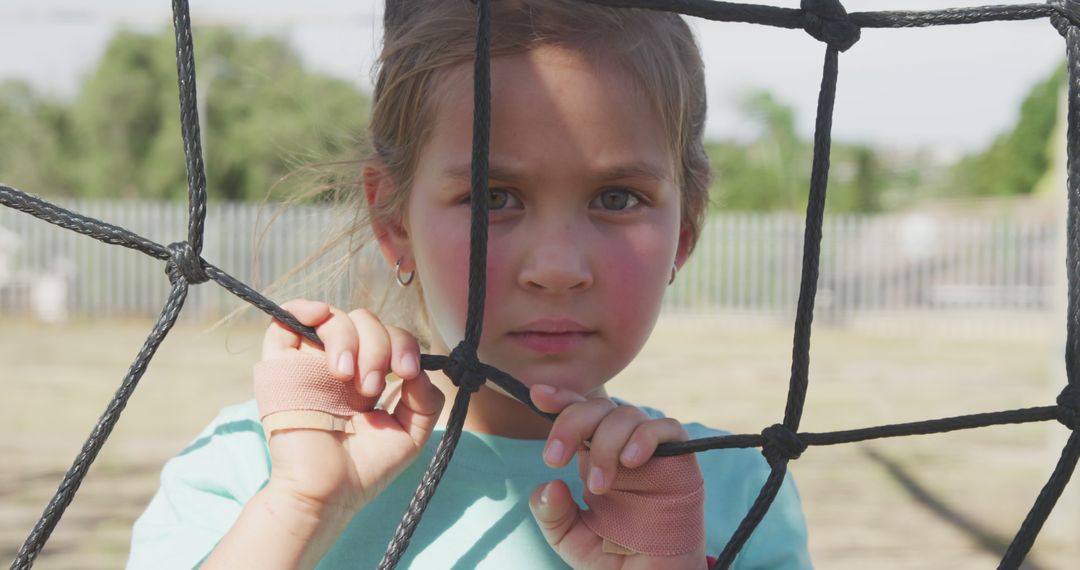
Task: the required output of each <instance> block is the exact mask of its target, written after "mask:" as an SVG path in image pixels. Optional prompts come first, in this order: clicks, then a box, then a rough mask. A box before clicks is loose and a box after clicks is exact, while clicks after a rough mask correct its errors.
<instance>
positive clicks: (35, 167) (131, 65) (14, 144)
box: [0, 29, 368, 200]
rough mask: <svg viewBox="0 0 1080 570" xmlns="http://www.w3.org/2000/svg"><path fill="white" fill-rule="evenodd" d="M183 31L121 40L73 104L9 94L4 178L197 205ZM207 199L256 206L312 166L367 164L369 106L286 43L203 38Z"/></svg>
mask: <svg viewBox="0 0 1080 570" xmlns="http://www.w3.org/2000/svg"><path fill="white" fill-rule="evenodd" d="M173 42H174V40H173V35H172V32H171V30H163V31H162V32H161V33H159V34H155V35H147V34H140V33H134V32H121V33H118V34H117V35H116V36H114V37H113V38H112V40H111V41H110V42H109V44H108V46H107V47H106V49H105V54H104V56H103V57H102V58H101V60H100V62H99V64H98V66H97V67H96V68H95V69H94V70H93V71H92V72H91V73H90V74H89V75H88V76H87V77H86V78H85V80H84V82H83V84H82V86H81V89H80V91H79V93H78V95H77V96H76V97H75V99H74V100H73V101H71V102H70V103H69V104H62V103H57V102H51V101H47V100H44V99H43V98H42V97H40V96H38V95H37V94H35V93H33V92H32V90H30V89H29V88H27V87H26V86H25V85H22V84H18V83H7V84H4V85H3V87H2V88H0V150H2V151H3V152H0V156H2V158H0V177H3V178H6V179H7V182H8V183H11V184H13V185H16V186H17V187H20V188H25V189H26V190H28V191H32V192H35V193H39V194H52V195H57V194H59V195H73V196H80V197H140V198H165V199H179V198H182V197H184V196H185V195H186V192H187V183H186V179H187V178H186V173H185V170H184V154H183V143H182V140H181V138H180V127H179V104H178V99H177V88H176V82H177V77H176V62H175V48H174V43H173ZM195 46H196V47H195V52H196V53H195V55H196V71H197V86H198V92H199V112H200V119H201V122H202V124H201V130H202V140H203V145H204V148H203V153H204V157H205V162H206V171H207V189H208V192H209V193H210V195H211V196H212V197H215V198H219V199H230V200H255V199H260V198H262V197H264V196H265V195H266V194H267V192H268V191H269V190H270V189H271V187H272V186H273V185H274V183H275V182H276V181H278V180H279V179H280V178H281V177H282V176H284V175H286V174H287V173H289V172H290V171H292V170H294V169H296V168H298V167H299V166H300V165H302V164H305V163H309V162H317V161H324V160H334V159H341V158H346V157H347V158H358V157H359V153H360V149H359V142H358V136H357V135H358V133H360V132H362V129H363V125H364V122H365V120H366V117H367V108H368V100H367V97H366V96H365V95H364V94H363V93H361V92H360V91H359V90H358V89H356V88H355V87H353V86H352V85H350V84H348V83H347V82H344V81H342V80H338V79H333V78H330V77H327V76H325V75H321V74H318V73H313V72H311V71H308V70H306V69H305V68H304V66H303V64H302V62H301V61H300V59H299V57H298V56H297V55H296V54H295V53H294V52H293V51H292V50H291V49H290V48H289V47H288V46H287V45H286V44H285V43H284V42H282V41H280V40H278V39H275V38H268V37H249V36H246V35H243V34H240V33H238V32H236V31H231V30H225V29H207V30H201V31H197V32H196V34H195Z"/></svg>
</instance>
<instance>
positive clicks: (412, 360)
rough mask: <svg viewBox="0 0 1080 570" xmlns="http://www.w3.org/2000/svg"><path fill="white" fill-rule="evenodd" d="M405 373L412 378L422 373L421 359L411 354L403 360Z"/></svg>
mask: <svg viewBox="0 0 1080 570" xmlns="http://www.w3.org/2000/svg"><path fill="white" fill-rule="evenodd" d="M401 364H402V367H403V368H404V369H405V370H404V372H405V373H406V374H409V375H410V376H415V375H417V374H419V373H420V359H419V358H417V357H416V355H415V354H410V355H408V356H406V357H405V358H402V359H401Z"/></svg>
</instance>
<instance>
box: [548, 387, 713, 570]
mask: <svg viewBox="0 0 1080 570" xmlns="http://www.w3.org/2000/svg"><path fill="white" fill-rule="evenodd" d="M529 395H530V397H531V398H532V401H533V403H535V404H536V406H537V407H538V408H540V409H541V410H543V411H545V412H551V413H558V414H559V417H558V418H557V419H556V420H555V423H554V425H553V426H552V428H551V433H550V435H549V436H548V441H547V445H546V446H545V447H544V461H545V462H546V463H547V464H548V465H550V466H551V467H555V468H559V467H563V466H565V465H567V464H568V463H569V462H570V460H571V459H572V458H573V456H574V454H575V453H578V452H579V450H584V449H586V448H587V449H588V452H587V453H581V454H580V455H579V456H578V461H579V471H580V473H581V476H582V481H583V482H584V483H585V485H586V489H587V492H586V502H589V500H590V495H592V496H593V497H594V498H595V497H596V496H600V497H602V496H604V495H605V494H608V493H611V494H612V495H615V494H618V493H622V494H624V497H625V493H627V492H630V493H637V492H642V491H646V492H648V489H646V487H648V486H649V485H650V484H651V483H648V484H646V485H645V486H644V487H643V486H642V485H641V478H640V477H637V479H638V481H636V482H635V483H632V484H630V485H621V484H620V480H622V481H626V480H629V479H632V478H634V476H633V475H634V474H637V473H639V472H640V473H644V472H646V471H647V470H649V469H652V468H653V467H654V463H650V459H651V458H652V454H653V452H655V451H656V446H657V445H659V444H660V443H663V442H669V441H685V440H686V439H688V437H689V435H688V434H687V433H686V430H685V429H683V427H682V424H680V423H679V422H678V421H676V420H674V419H671V418H662V419H652V418H650V417H649V416H647V415H646V414H645V412H643V411H641V410H640V409H638V408H636V407H634V406H619V405H618V404H616V403H615V402H613V401H611V400H609V399H607V398H594V399H586V398H585V397H583V396H581V395H580V394H577V393H575V392H572V391H569V390H564V389H561V388H556V387H553V386H539V385H538V386H532V388H531V389H530V392H529ZM587 441H588V443H586V442H587ZM653 461H654V462H655V461H664V462H670V461H676V462H679V468H678V469H675V470H674V471H671V470H669V469H666V468H661V469H665V470H666V471H667V472H670V473H676V474H677V475H675V476H674V478H672V479H668V478H663V479H664V481H663V483H662V485H663V488H662V489H657V490H659V491H662V492H663V493H664V494H665V495H667V496H669V497H670V496H677V497H680V498H679V499H678V500H679V501H682V502H683V504H692V507H691V508H683V509H680V510H681V511H682V512H681V513H679V517H678V518H679V519H682V520H685V519H688V518H696V520H692V521H690V523H691V524H689V525H687V526H688V528H689V530H688V534H686V535H684V536H681V537H680V538H681V540H680V541H679V542H681V543H682V544H683V545H684V546H685V545H686V544H689V545H690V547H689V548H688V549H687V548H680V549H679V550H685V552H680V553H678V554H674V555H663V556H661V555H647V554H640V553H633V554H615V553H612V552H611V551H612V547H613V546H614V545H613V544H612V543H610V542H609V543H607V544H606V545H605V537H603V536H600V535H599V534H597V532H596V531H595V530H594V528H597V527H599V526H602V525H598V524H596V522H595V521H597V520H598V519H604V520H606V521H608V522H611V523H613V524H614V525H615V526H623V525H625V526H632V525H639V526H640V525H644V527H647V529H646V530H648V529H653V530H661V531H662V532H670V531H671V529H670V528H666V529H655V525H657V524H658V523H660V520H659V519H660V518H663V517H659V518H658V513H656V512H641V511H642V510H648V509H641V508H638V509H634V508H626V509H623V508H619V509H618V510H619V512H602V511H597V512H594V513H590V514H591V515H595V516H592V517H591V518H590V517H589V514H586V517H585V518H590V520H591V521H593V524H589V522H587V521H586V520H584V518H583V516H582V515H583V513H582V512H580V511H579V509H578V507H577V504H576V503H575V502H574V500H573V498H572V497H571V496H570V490H569V489H568V488H567V486H566V484H565V483H563V482H562V481H558V480H556V481H551V482H549V483H546V484H544V485H540V486H539V487H537V488H536V490H535V491H534V492H533V494H532V497H531V499H530V506H531V507H532V511H533V516H534V517H535V518H536V521H537V523H538V524H539V525H540V529H541V531H542V532H543V533H544V536H545V538H547V541H548V543H549V544H550V545H551V547H552V548H553V549H554V550H555V552H557V553H558V554H559V556H561V557H562V559H563V560H564V561H565V562H566V563H567V564H569V565H570V566H571V567H573V568H575V569H578V570H581V569H586V568H588V569H593V568H603V569H609V568H610V569H645V568H649V569H661V568H664V569H666V568H671V569H676V568H678V569H685V568H703V567H706V559H705V537H704V532H703V530H702V529H703V527H704V521H703V518H704V514H703V511H702V509H703V506H702V504H701V497H702V495H701V493H702V482H701V473H700V470H698V469H697V464H696V460H694V458H693V456H684V457H679V458H657V459H656V460H653ZM687 462H689V464H688V463H687ZM646 464H649V465H646ZM656 465H659V464H656ZM688 465H689V467H687V466H688ZM627 470H635V471H634V473H633V474H630V476H629V477H628V476H627V473H628V472H627ZM619 473H622V475H621V476H617V475H618V474H619ZM645 479H646V480H647V479H649V477H646V478H645ZM644 498H645V499H646V501H650V500H653V499H650V498H648V497H644ZM664 500H665V501H666V500H667V499H664ZM687 501H689V503H687ZM594 502H597V503H598V504H600V507H601V508H611V507H610V506H608V505H604V504H603V503H609V504H610V501H594ZM624 502H625V501H624ZM630 502H637V501H630ZM661 504H663V503H661ZM624 511H625V512H624ZM644 527H643V528H644ZM631 534H634V532H633V531H632V532H631ZM637 534H640V533H637ZM621 546H624V547H628V546H632V545H627V544H623V545H621ZM614 549H615V550H618V547H617V546H615V548H614Z"/></svg>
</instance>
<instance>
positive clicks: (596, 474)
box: [589, 467, 604, 495]
mask: <svg viewBox="0 0 1080 570" xmlns="http://www.w3.org/2000/svg"><path fill="white" fill-rule="evenodd" d="M589 490H590V491H592V492H593V494H595V495H599V494H600V493H603V492H604V474H603V473H601V472H600V468H599V467H593V468H592V469H590V470H589Z"/></svg>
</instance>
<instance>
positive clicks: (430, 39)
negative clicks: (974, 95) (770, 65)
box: [309, 0, 711, 338]
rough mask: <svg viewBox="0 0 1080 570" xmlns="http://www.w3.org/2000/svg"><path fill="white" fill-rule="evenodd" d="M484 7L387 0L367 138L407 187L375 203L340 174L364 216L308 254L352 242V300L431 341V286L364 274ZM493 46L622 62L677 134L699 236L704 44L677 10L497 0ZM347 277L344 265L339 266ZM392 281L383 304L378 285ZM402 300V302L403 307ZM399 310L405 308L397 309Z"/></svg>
mask: <svg viewBox="0 0 1080 570" xmlns="http://www.w3.org/2000/svg"><path fill="white" fill-rule="evenodd" d="M476 11H477V8H476V5H475V4H474V3H473V2H471V1H470V0H396V1H390V0H388V6H387V14H386V19H385V28H386V29H385V34H384V38H383V48H382V52H381V54H380V56H379V59H378V61H377V62H376V66H375V69H374V73H375V76H376V78H375V93H374V101H373V102H372V110H371V119H370V122H369V124H368V132H367V134H368V143H369V144H370V148H371V156H370V158H372V159H378V160H379V161H381V162H382V164H383V165H384V166H385V169H386V172H387V176H389V178H390V179H391V182H392V183H393V186H394V188H395V189H396V192H395V193H393V195H392V196H390V197H389V198H388V199H384V200H381V201H380V202H379V203H377V204H376V205H375V207H374V208H373V209H371V210H370V211H369V209H368V205H367V203H366V196H365V193H364V191H363V189H362V181H359V182H360V184H357V183H356V182H358V181H355V180H354V181H353V182H352V183H343V181H342V180H341V179H340V177H339V178H338V179H337V180H335V181H333V183H332V185H333V186H334V190H335V194H336V199H335V202H337V205H338V206H339V207H338V211H340V212H348V213H349V214H350V215H351V216H353V217H352V218H351V219H350V220H347V221H346V222H345V224H344V227H343V228H342V230H341V231H340V232H339V233H338V234H337V235H336V236H335V237H334V238H333V239H331V240H330V241H328V242H327V245H326V247H324V248H323V249H322V250H320V251H319V252H316V254H315V255H313V256H312V257H311V258H309V261H311V260H313V259H315V258H318V257H321V256H322V255H324V254H325V253H326V251H327V250H329V249H330V248H333V247H337V246H340V245H342V244H348V247H347V248H346V249H345V251H344V252H343V253H344V257H342V258H341V259H339V260H338V266H339V267H340V268H343V269H347V271H344V272H346V273H349V274H350V275H349V279H350V280H351V281H352V283H353V285H354V286H358V287H361V288H362V289H360V290H358V291H356V292H355V294H354V299H352V301H354V302H357V303H358V305H357V306H365V307H378V309H377V310H378V311H380V316H382V317H383V318H386V316H385V315H384V313H388V312H389V313H391V314H392V316H391V321H392V322H393V321H396V322H398V323H399V324H401V325H402V326H405V327H406V328H409V329H411V330H413V331H414V332H416V333H417V334H418V335H419V336H421V337H422V338H423V337H425V336H426V335H425V333H426V329H427V327H426V323H425V322H424V315H423V311H421V310H417V308H419V307H422V302H423V298H422V297H423V293H422V291H420V288H419V287H418V286H417V285H413V286H412V287H410V288H408V289H407V290H406V291H407V292H409V293H411V295H413V297H412V298H409V297H408V296H405V297H400V296H398V297H397V298H395V296H393V295H386V294H385V293H386V292H388V291H390V290H392V287H390V286H389V283H391V280H392V272H386V273H384V274H385V275H387V277H388V279H383V280H381V281H382V283H380V284H375V285H374V287H372V284H371V283H362V282H358V279H357V278H359V277H360V275H358V274H357V271H362V272H364V273H367V275H366V277H371V276H372V275H373V274H376V273H377V272H376V271H370V267H368V270H364V269H361V267H362V266H363V265H364V264H363V263H358V261H357V259H356V257H357V253H358V252H360V251H361V250H362V249H363V248H364V246H365V245H367V244H369V243H370V242H371V241H372V237H373V236H372V235H371V225H370V221H371V220H372V219H375V220H380V221H383V222H386V223H390V224H398V223H400V222H401V221H402V216H403V212H404V209H405V208H404V206H405V204H406V202H407V199H408V193H409V189H410V187H411V184H412V177H413V173H414V172H415V170H416V167H417V162H418V160H419V156H420V153H421V149H422V148H423V147H424V145H425V144H426V143H427V141H428V139H429V138H430V134H431V132H432V129H433V123H434V120H435V114H436V109H435V104H434V99H435V96H434V95H433V94H434V93H436V92H437V91H438V87H439V86H440V82H441V81H442V80H443V78H444V76H445V75H446V73H447V72H448V71H449V70H451V69H453V68H455V67H457V66H459V65H461V64H466V63H471V62H472V61H473V58H474V51H475V29H476ZM491 30H492V33H491V54H492V57H497V56H499V55H505V54H512V53H521V52H524V51H527V50H530V49H534V48H537V47H541V46H553V47H562V48H567V49H572V50H575V51H578V52H580V53H582V54H583V55H586V56H587V57H591V58H597V61H599V62H600V63H601V64H609V65H610V64H615V65H617V66H619V67H621V69H620V71H622V72H623V73H624V74H626V75H627V76H628V77H629V78H630V80H631V81H633V82H634V83H635V84H636V86H637V87H638V88H639V89H640V90H641V92H642V93H644V94H645V95H646V97H647V98H648V100H649V101H650V103H651V104H652V106H653V108H654V109H655V111H656V112H657V113H658V115H659V118H660V123H661V124H662V126H663V128H664V129H665V131H666V135H667V140H666V142H667V144H668V145H669V148H670V150H671V152H672V156H673V157H674V158H675V167H676V168H675V170H676V172H675V178H676V184H677V185H678V186H679V188H680V189H681V191H682V201H681V202H682V212H681V222H682V226H683V228H685V229H688V230H689V231H690V236H691V240H690V242H691V248H692V247H693V244H694V243H695V242H696V240H697V237H698V234H699V232H700V229H701V225H702V223H703V220H704V216H705V212H706V207H707V204H708V187H709V182H710V180H711V172H710V169H709V163H708V158H707V157H706V154H705V148H704V144H703V140H702V138H703V129H704V123H705V114H706V103H705V80H704V70H703V64H702V61H701V52H700V49H699V48H698V45H697V42H696V41H695V39H694V36H693V33H692V32H691V31H690V28H689V26H688V25H687V24H686V22H685V21H684V20H683V19H682V18H681V17H680V16H678V15H677V14H672V13H668V12H659V11H651V10H641V9H633V8H607V7H602V6H597V5H593V4H589V3H586V2H583V1H581V0H495V1H494V2H492V26H491ZM339 273H340V272H339ZM379 289H381V290H382V291H383V293H384V294H383V295H382V299H381V300H379V301H378V302H375V298H374V296H373V292H374V291H376V290H379ZM391 304H397V309H399V310H394V307H392V306H391ZM394 313H396V314H394Z"/></svg>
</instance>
